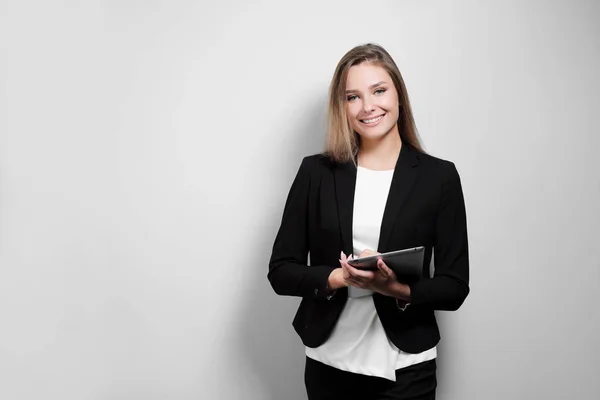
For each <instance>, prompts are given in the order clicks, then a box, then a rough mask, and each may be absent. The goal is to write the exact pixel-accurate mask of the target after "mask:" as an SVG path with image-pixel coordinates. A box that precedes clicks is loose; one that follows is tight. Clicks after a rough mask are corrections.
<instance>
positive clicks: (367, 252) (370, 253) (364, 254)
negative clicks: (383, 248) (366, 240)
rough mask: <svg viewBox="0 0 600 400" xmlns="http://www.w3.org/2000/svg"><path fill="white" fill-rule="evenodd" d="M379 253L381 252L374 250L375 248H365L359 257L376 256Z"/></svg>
mask: <svg viewBox="0 0 600 400" xmlns="http://www.w3.org/2000/svg"><path fill="white" fill-rule="evenodd" d="M377 254H379V253H378V252H376V251H373V250H371V249H364V250H363V251H362V252H361V253H360V256H359V258H360V257H369V256H374V255H377Z"/></svg>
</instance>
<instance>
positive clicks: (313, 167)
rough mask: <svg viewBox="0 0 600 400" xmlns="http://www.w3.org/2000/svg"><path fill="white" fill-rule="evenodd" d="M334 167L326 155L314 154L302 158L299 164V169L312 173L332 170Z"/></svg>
mask: <svg viewBox="0 0 600 400" xmlns="http://www.w3.org/2000/svg"><path fill="white" fill-rule="evenodd" d="M334 166H335V163H334V161H333V160H332V159H331V157H329V156H328V155H327V154H325V153H316V154H312V155H308V156H306V157H304V158H303V159H302V163H301V164H300V169H301V170H304V171H310V172H313V173H314V172H316V171H319V170H323V169H332V168H333V167H334Z"/></svg>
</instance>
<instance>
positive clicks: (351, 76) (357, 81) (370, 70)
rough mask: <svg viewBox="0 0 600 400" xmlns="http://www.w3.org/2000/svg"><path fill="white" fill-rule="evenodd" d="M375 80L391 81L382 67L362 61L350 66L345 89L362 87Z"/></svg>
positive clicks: (375, 81)
mask: <svg viewBox="0 0 600 400" xmlns="http://www.w3.org/2000/svg"><path fill="white" fill-rule="evenodd" d="M377 82H387V83H392V78H391V77H390V75H389V74H388V73H387V71H386V70H385V69H384V68H383V67H380V66H379V65H376V64H372V63H367V62H364V63H361V64H358V65H354V66H352V67H350V69H349V70H348V77H347V78H346V89H364V88H365V87H368V86H369V85H372V84H374V83H377Z"/></svg>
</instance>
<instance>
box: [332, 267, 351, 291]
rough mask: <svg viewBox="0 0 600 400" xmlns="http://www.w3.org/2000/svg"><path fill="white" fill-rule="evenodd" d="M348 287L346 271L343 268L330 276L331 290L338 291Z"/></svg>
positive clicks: (334, 271) (335, 270)
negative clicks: (345, 276) (345, 278)
mask: <svg viewBox="0 0 600 400" xmlns="http://www.w3.org/2000/svg"><path fill="white" fill-rule="evenodd" d="M345 286H348V283H347V282H346V281H345V280H344V271H343V270H342V268H336V269H334V270H333V271H331V273H330V274H329V278H328V279H327V287H328V288H329V290H336V289H339V288H342V287H345Z"/></svg>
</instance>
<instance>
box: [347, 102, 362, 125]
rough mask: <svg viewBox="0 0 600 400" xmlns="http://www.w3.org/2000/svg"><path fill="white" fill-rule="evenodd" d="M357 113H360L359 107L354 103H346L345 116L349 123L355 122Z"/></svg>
mask: <svg viewBox="0 0 600 400" xmlns="http://www.w3.org/2000/svg"><path fill="white" fill-rule="evenodd" d="M359 112H360V107H358V106H357V105H356V103H347V105H346V115H347V116H348V119H349V120H350V122H351V123H353V122H352V121H356V117H357V116H358V113H359Z"/></svg>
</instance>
